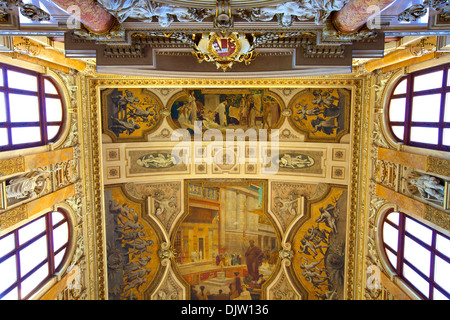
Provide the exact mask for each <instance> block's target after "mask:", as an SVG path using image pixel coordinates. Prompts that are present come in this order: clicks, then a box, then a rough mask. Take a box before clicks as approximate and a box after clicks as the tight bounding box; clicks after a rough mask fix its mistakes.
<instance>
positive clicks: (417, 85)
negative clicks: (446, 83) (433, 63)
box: [414, 70, 444, 91]
mask: <svg viewBox="0 0 450 320" xmlns="http://www.w3.org/2000/svg"><path fill="white" fill-rule="evenodd" d="M443 74H444V72H443V71H442V70H439V71H435V72H432V73H427V74H423V75H420V76H416V77H414V91H421V90H428V89H435V88H440V87H442V76H443Z"/></svg>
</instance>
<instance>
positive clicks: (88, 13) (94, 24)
mask: <svg viewBox="0 0 450 320" xmlns="http://www.w3.org/2000/svg"><path fill="white" fill-rule="evenodd" d="M51 1H52V2H53V3H54V4H56V5H57V6H58V7H60V8H61V9H62V10H64V11H65V12H67V13H68V14H70V15H71V16H72V17H74V18H75V19H77V20H78V21H80V22H81V23H82V24H83V25H85V26H86V28H88V29H89V30H90V31H92V32H95V33H105V32H108V31H109V30H110V29H111V27H112V26H113V25H114V22H115V21H116V19H115V18H114V16H112V15H111V14H110V13H109V12H108V11H106V10H104V9H103V8H100V7H99V6H98V5H97V4H96V1H95V0H51Z"/></svg>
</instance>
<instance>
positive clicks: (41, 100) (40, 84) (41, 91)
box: [0, 63, 67, 152]
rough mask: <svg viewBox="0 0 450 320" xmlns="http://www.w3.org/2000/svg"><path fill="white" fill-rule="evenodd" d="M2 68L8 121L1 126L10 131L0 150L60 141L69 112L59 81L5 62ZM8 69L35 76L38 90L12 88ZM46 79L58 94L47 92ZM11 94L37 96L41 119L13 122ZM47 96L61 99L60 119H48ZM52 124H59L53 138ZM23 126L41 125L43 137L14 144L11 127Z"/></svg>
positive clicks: (2, 90)
mask: <svg viewBox="0 0 450 320" xmlns="http://www.w3.org/2000/svg"><path fill="white" fill-rule="evenodd" d="M0 69H1V70H2V81H3V85H1V86H0V93H3V94H4V104H5V113H6V121H5V122H0V128H6V130H7V133H8V144H7V145H5V146H0V152H3V151H12V150H18V149H25V148H33V147H39V146H45V145H48V144H50V143H55V142H56V141H58V140H59V139H60V138H61V137H62V135H63V133H64V130H65V123H66V120H67V112H66V105H65V100H64V95H63V92H62V90H61V88H60V87H59V85H58V84H57V82H56V81H55V80H54V79H53V78H52V77H51V76H49V75H47V74H43V73H39V72H37V71H33V70H27V69H24V68H20V67H16V66H11V65H8V64H4V63H0ZM8 70H10V71H14V72H19V73H23V74H27V75H32V76H35V77H36V81H37V91H31V90H24V89H16V88H10V87H9V85H8V74H7V73H8ZM45 80H47V81H49V82H50V83H51V84H52V85H53V86H54V87H55V89H56V92H57V94H54V93H46V92H45ZM10 94H18V95H25V96H34V97H37V100H38V108H39V121H34V122H12V121H11V112H10V98H9V95H10ZM46 98H53V99H59V101H60V102H61V113H62V117H61V120H60V121H47V114H46V101H45V99H46ZM51 125H57V126H59V129H58V132H57V134H56V135H55V136H54V137H53V138H52V139H48V131H47V126H51ZM21 127H39V132H40V135H41V139H40V140H39V141H36V142H26V143H20V144H13V141H12V134H11V131H12V130H11V128H21Z"/></svg>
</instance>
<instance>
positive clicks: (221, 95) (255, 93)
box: [170, 88, 283, 130]
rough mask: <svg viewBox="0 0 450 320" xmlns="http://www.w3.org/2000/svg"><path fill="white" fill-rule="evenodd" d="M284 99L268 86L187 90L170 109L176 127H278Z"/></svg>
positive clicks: (190, 128) (178, 96) (244, 128)
mask: <svg viewBox="0 0 450 320" xmlns="http://www.w3.org/2000/svg"><path fill="white" fill-rule="evenodd" d="M282 108H283V107H282V104H281V100H280V99H279V98H277V97H276V95H275V94H274V93H269V92H267V90H265V89H242V88H236V89H213V88H210V89H201V90H188V89H186V90H185V92H183V93H182V94H180V95H177V97H176V98H175V99H174V101H173V102H172V103H171V106H170V110H171V116H172V120H173V122H174V123H175V125H176V126H177V127H180V128H186V129H188V130H193V129H194V123H195V121H201V123H202V128H203V129H204V130H205V129H219V130H224V129H243V130H246V129H248V128H255V129H256V128H265V129H270V128H275V127H277V126H278V125H279V123H280V122H281V111H282Z"/></svg>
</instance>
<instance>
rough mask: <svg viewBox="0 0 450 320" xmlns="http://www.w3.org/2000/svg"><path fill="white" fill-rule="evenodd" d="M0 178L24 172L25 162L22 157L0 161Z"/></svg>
mask: <svg viewBox="0 0 450 320" xmlns="http://www.w3.org/2000/svg"><path fill="white" fill-rule="evenodd" d="M0 168H1V169H0V177H4V176H9V175H12V174H15V173H20V172H25V160H24V157H23V156H19V157H17V158H11V159H4V160H0Z"/></svg>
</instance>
